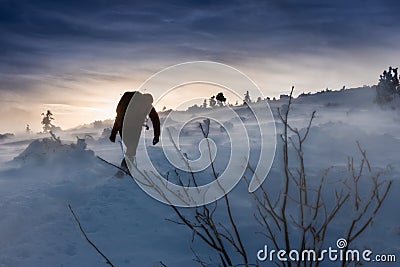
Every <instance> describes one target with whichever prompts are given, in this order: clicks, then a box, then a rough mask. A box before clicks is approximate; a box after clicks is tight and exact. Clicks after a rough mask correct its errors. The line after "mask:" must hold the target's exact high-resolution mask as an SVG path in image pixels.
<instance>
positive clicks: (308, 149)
mask: <svg viewBox="0 0 400 267" xmlns="http://www.w3.org/2000/svg"><path fill="white" fill-rule="evenodd" d="M369 90H372V89H365V91H362V90H361V89H358V91H357V90H355V91H348V90H345V91H342V92H328V93H324V94H319V95H313V96H305V97H301V98H298V99H296V100H295V101H294V105H293V109H292V110H291V112H292V113H291V114H292V116H291V122H292V123H293V124H294V125H296V126H297V127H299V129H301V128H303V127H304V126H305V125H306V124H307V121H308V119H309V116H310V114H311V112H312V111H313V110H316V111H317V113H316V119H315V121H314V123H313V127H312V128H311V133H310V136H309V139H308V140H307V141H306V143H305V147H304V150H305V160H306V168H307V171H308V174H309V176H310V177H311V178H312V179H317V178H318V177H320V175H321V173H322V172H323V170H324V169H326V168H329V167H332V170H331V174H330V176H329V177H330V179H332V180H335V179H337V178H338V177H339V176H341V175H343V173H344V172H345V171H346V168H347V166H346V164H347V157H348V156H353V157H355V158H356V159H360V155H359V153H358V148H357V144H356V141H358V142H359V143H360V145H361V146H362V147H363V149H365V150H366V151H367V156H368V158H369V160H370V162H371V164H372V166H373V168H375V169H377V170H379V169H382V170H383V169H386V168H387V166H389V170H390V171H389V172H388V173H387V177H386V178H388V179H393V180H394V183H393V187H392V189H391V192H390V194H389V196H388V198H387V200H386V202H385V203H384V205H383V207H382V210H381V211H380V212H379V213H378V215H377V217H376V219H375V221H374V223H373V224H372V225H371V227H370V228H369V229H368V230H367V232H366V233H365V234H364V235H362V236H361V237H360V239H359V240H358V241H357V246H358V247H360V248H361V247H362V248H365V247H367V248H370V249H372V250H374V251H375V252H377V253H378V252H379V253H392V254H397V255H398V257H400V223H399V221H400V215H399V213H398V212H396V208H397V205H398V203H399V202H400V195H399V194H398V193H399V189H400V178H399V174H400V159H399V151H400V125H399V112H398V111H396V110H384V109H381V108H379V107H378V106H376V105H375V104H373V94H372V91H369ZM270 105H271V108H272V110H273V113H274V114H276V108H277V107H280V108H284V107H283V105H285V100H284V99H282V100H278V101H271V102H270ZM255 106H256V108H257V104H255ZM234 109H235V110H236V112H237V114H239V116H240V117H242V118H244V119H245V120H244V121H245V125H246V129H248V130H249V133H250V143H251V140H253V139H254V140H256V139H257V134H256V132H255V127H254V125H255V124H254V121H253V120H252V116H251V114H250V113H249V112H248V110H247V108H246V107H235V108H234ZM215 112H216V110H210V109H208V110H204V111H203V112H202V113H201V114H189V117H190V116H194V115H201V116H204V117H207V114H211V113H215ZM217 113H218V114H217V116H218V118H219V119H220V120H221V121H222V122H229V121H230V119H231V118H230V117H229V116H227V115H226V113H225V112H224V109H223V108H221V109H218V112H217ZM224 114H225V115H224ZM164 115H165V114H164ZM164 115H161V117H162V119H164ZM214 115H215V114H214ZM262 123H272V122H262ZM226 125H229V123H227V124H226ZM276 127H277V131H278V133H279V132H280V131H281V129H282V124H281V123H280V122H279V121H278V120H277V121H276ZM227 128H231V129H230V130H232V131H234V129H235V125H229V126H228V127H227ZM88 132H91V133H92V134H91V137H88V136H86V134H87V133H88ZM76 136H79V137H80V138H84V137H85V136H86V138H87V139H86V144H87V147H85V144H84V143H82V141H80V143H78V144H77V143H76ZM36 138H37V137H36V136H33V135H32V136H31V137H30V138H27V137H26V136H24V137H23V138H20V139H18V137H15V138H14V140H8V141H7V143H4V142H3V143H2V144H1V147H0V148H1V150H0V152H1V154H0V155H1V158H0V159H1V168H0V185H1V186H0V212H1V215H2V216H1V217H0V266H16V267H19V266H107V265H106V264H105V262H104V260H103V259H102V258H101V257H100V256H99V255H98V254H97V253H96V252H95V251H94V249H93V248H92V247H91V246H90V245H89V244H88V243H87V242H86V241H85V239H84V237H83V236H82V235H81V233H80V231H79V228H78V227H77V224H76V222H75V221H74V219H73V217H72V215H71V213H70V212H69V209H68V204H70V205H71V206H72V208H73V209H74V211H75V213H76V214H77V216H78V217H79V219H80V221H81V223H82V226H83V228H84V229H85V231H86V232H87V234H88V236H89V238H90V239H91V240H92V241H93V242H94V243H95V244H96V245H97V246H98V247H99V248H100V249H101V250H102V251H103V252H104V253H105V254H106V255H107V256H108V257H109V258H110V260H111V261H112V262H113V263H114V264H115V266H163V265H162V264H166V265H167V266H195V265H196V263H195V262H194V261H193V258H194V255H193V253H192V251H191V246H192V247H193V249H194V250H196V251H197V252H198V254H199V255H200V256H202V257H207V256H208V255H209V256H214V255H215V254H213V252H212V251H211V250H209V249H208V248H207V247H206V246H204V245H203V244H202V243H201V242H195V243H194V244H192V243H191V239H192V233H191V232H190V231H189V230H188V229H187V228H185V227H184V226H181V225H177V224H174V223H171V222H170V221H168V220H166V219H173V220H176V219H177V217H176V215H175V213H174V211H173V210H172V209H171V208H170V207H169V206H168V205H165V204H162V203H160V202H158V201H156V200H154V199H152V198H151V197H149V196H148V195H147V194H146V193H144V192H143V191H142V190H141V189H140V188H139V187H138V185H137V184H136V183H135V182H134V181H132V180H131V179H130V178H129V177H128V176H125V177H124V178H123V179H120V178H116V177H115V176H114V174H115V173H116V172H117V169H116V168H114V167H112V166H111V165H109V164H107V163H104V162H103V161H101V160H100V159H99V158H97V156H100V157H102V158H104V159H106V160H107V161H110V162H111V163H114V164H117V165H118V164H119V162H120V160H121V159H122V154H121V148H120V145H119V144H112V143H110V142H108V140H107V133H105V134H103V136H102V129H87V128H85V129H83V130H82V131H81V132H79V129H74V130H73V131H71V132H64V133H62V134H61V138H60V139H61V142H62V144H60V143H59V142H58V141H56V140H53V139H51V138H45V139H43V137H42V136H41V137H40V138H39V139H37V140H35V139H36ZM146 138H148V139H149V140H147V141H148V142H146V144H150V141H151V131H150V134H146ZM181 138H182V150H183V151H184V152H187V153H188V157H193V158H196V157H197V156H198V153H199V152H198V150H197V147H198V141H199V140H200V139H201V132H200V131H199V128H198V124H196V123H195V121H194V122H193V123H189V124H187V125H186V126H185V128H184V129H183V132H182V136H181ZM210 138H212V139H213V140H215V143H216V144H217V147H218V151H219V153H220V155H219V156H218V155H217V158H216V167H217V169H218V170H217V171H220V170H223V168H224V167H225V166H226V164H227V162H226V161H227V158H228V157H229V152H230V143H229V139H228V138H227V135H226V133H225V132H224V131H223V130H221V125H218V124H214V123H213V122H212V123H211V127H210ZM233 145H234V146H241V145H242V144H240V143H235V144H233ZM252 145H253V147H257V143H254V144H252ZM140 149H143V147H141V148H140ZM148 149H149V151H150V152H149V153H150V154H151V157H152V158H153V160H154V162H155V163H156V164H157V165H158V166H157V168H158V169H159V170H160V172H162V173H166V172H168V171H169V170H173V168H172V166H171V165H169V164H168V162H167V161H166V158H165V157H164V155H163V153H162V149H161V147H160V146H159V145H157V146H154V147H153V146H150V145H149V146H148ZM281 151H282V147H281V143H279V142H278V147H277V152H276V156H275V161H274V163H273V166H272V169H271V171H270V174H269V176H268V179H267V181H266V182H265V183H266V185H267V186H268V189H269V190H271V192H278V191H279V190H280V187H281V184H282V169H281V161H282V160H281V159H282V152H281ZM138 153H143V151H141V150H139V151H138ZM256 153H257V151H256ZM254 160H256V157H255V158H254V156H253V157H252V158H250V161H251V163H254V162H253V161H254ZM206 174H207V171H205V172H204V173H203V176H204V177H206ZM362 185H363V186H365V188H368V186H369V185H368V182H367V181H365V183H364V182H363V183H362ZM326 193H327V195H328V194H329V192H326ZM229 197H230V199H231V205H232V209H233V213H234V216H235V218H236V220H237V221H238V226H239V230H240V231H241V233H243V236H244V243H245V245H246V247H247V249H248V251H249V257H250V260H251V261H252V262H255V261H256V253H257V251H258V250H259V249H261V248H263V246H264V244H266V242H267V240H266V239H265V237H264V236H262V235H260V234H257V233H256V232H257V231H259V230H260V227H259V225H258V224H257V222H256V221H255V220H254V219H253V217H252V215H253V213H254V212H255V207H254V202H253V199H252V197H251V195H250V194H249V193H248V191H247V186H246V184H245V183H244V182H243V181H242V182H240V183H239V184H238V185H237V186H236V188H235V189H234V190H233V191H232V192H230V193H229ZM349 214H351V211H344V212H343V214H341V215H340V216H342V218H343V220H339V221H338V222H336V223H335V224H334V225H333V228H332V230H331V231H330V232H329V234H328V236H327V240H328V241H329V242H334V241H335V240H336V239H337V238H339V237H341V236H340V235H341V234H342V233H341V224H340V222H341V221H345V219H346V216H349ZM221 219H222V220H224V218H221ZM387 265H388V266H396V265H395V264H392V265H391V264H387ZM265 266H266V265H265ZM324 266H325V265H324ZM326 266H338V263H336V264H335V263H331V265H329V264H327V265H326ZM371 266H372V265H371Z"/></svg>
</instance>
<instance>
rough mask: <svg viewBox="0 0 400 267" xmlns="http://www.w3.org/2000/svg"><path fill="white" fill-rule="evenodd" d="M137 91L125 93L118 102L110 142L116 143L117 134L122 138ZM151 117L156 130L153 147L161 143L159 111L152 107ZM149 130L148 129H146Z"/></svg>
mask: <svg viewBox="0 0 400 267" xmlns="http://www.w3.org/2000/svg"><path fill="white" fill-rule="evenodd" d="M135 93H136V91H133V92H125V93H124V95H123V96H122V97H121V99H120V100H119V102H118V105H117V110H116V111H117V116H116V118H115V122H114V126H113V128H112V130H111V135H110V141H111V142H113V143H114V142H115V138H116V136H117V133H119V136H120V137H121V138H122V128H123V122H124V117H125V113H126V110H127V108H128V105H129V102H130V101H131V99H132V97H133V96H134V94H135ZM149 117H150V120H151V123H152V124H153V129H154V138H153V145H155V144H157V143H158V142H159V141H160V118H159V117H158V113H157V111H156V110H155V109H154V107H152V109H151V111H150V113H149ZM146 128H148V127H146Z"/></svg>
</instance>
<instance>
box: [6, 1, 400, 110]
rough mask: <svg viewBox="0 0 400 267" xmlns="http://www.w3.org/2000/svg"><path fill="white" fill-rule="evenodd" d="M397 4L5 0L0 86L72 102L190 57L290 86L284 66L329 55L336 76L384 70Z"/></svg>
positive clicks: (314, 64)
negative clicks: (351, 71)
mask: <svg viewBox="0 0 400 267" xmlns="http://www.w3.org/2000/svg"><path fill="white" fill-rule="evenodd" d="M399 8H400V2H398V1H394V0H393V1H388V0H386V1H373V0H365V1H360V0H357V1H344V0H338V1H320V0H305V1H295V0H279V1H278V0H277V1H271V0H270V1H254V0H253V1H238V0H236V1H228V0H222V1H184V0H178V1H177V0H176V1H163V0H155V1H122V0H121V1H119V0H115V1H95V0H89V1H66V0H61V1H53V0H42V1H39V0H36V1H28V0H20V1H10V0H4V1H1V2H0V94H2V95H4V94H5V92H14V93H15V94H16V95H18V97H15V98H14V99H17V100H18V99H19V100H21V99H22V100H21V101H24V100H23V99H24V98H25V99H28V98H30V97H32V95H33V96H34V98H35V101H36V102H37V103H39V101H41V100H42V99H41V96H45V97H44V98H45V101H46V103H51V102H53V103H56V104H57V103H58V104H60V97H61V96H62V99H63V101H64V102H67V103H65V104H71V102H73V100H74V98H77V97H78V96H79V97H89V96H92V95H95V93H97V94H102V95H106V96H107V97H110V95H111V93H116V92H118V93H120V91H122V90H124V89H131V88H135V86H136V85H138V84H140V81H143V80H144V79H145V78H146V77H147V76H148V75H150V74H152V73H154V72H156V71H158V70H160V69H161V68H162V67H166V66H168V65H171V64H176V63H180V62H183V61H190V60H215V61H220V62H223V63H227V64H232V65H234V66H237V67H239V68H240V67H241V66H243V67H244V68H245V69H246V70H250V72H251V71H254V72H255V73H256V74H255V76H258V77H262V78H261V80H262V81H263V82H264V81H265V83H266V84H268V86H273V85H279V86H282V87H283V85H284V86H285V87H286V80H282V79H288V78H287V71H288V70H293V69H294V68H302V69H301V71H299V72H298V73H301V74H304V73H307V74H309V73H311V74H312V73H315V71H316V70H318V73H321V70H319V68H321V67H322V68H324V67H326V66H327V65H328V66H329V64H330V62H332V63H333V64H331V66H335V68H337V69H335V70H332V69H331V70H330V72H332V71H335V72H336V75H333V76H332V77H335V79H336V78H337V79H340V77H346V82H347V79H349V83H350V84H351V83H356V82H359V81H360V80H362V79H363V78H364V79H365V80H368V81H370V80H371V78H370V77H369V76H367V75H370V73H368V72H366V73H365V76H364V77H361V76H357V77H356V78H354V79H353V80H352V81H351V79H352V78H351V76H350V75H347V73H344V71H348V70H349V69H351V68H352V67H360V66H357V64H363V66H362V67H364V68H368V67H369V65H370V66H371V68H373V71H374V72H375V68H377V69H379V72H380V71H381V68H382V67H387V66H385V64H389V61H387V59H390V58H396V57H397V58H398V56H399V52H396V51H397V50H398V49H397V46H396V45H397V44H398V41H399V40H400V32H399V31H396V30H395V29H396V28H395V27H396V25H397V24H396V23H397V22H398V12H397V10H399ZM377 54H379V55H380V56H379V57H380V58H381V60H378V61H377V60H376V55H377ZM365 56H366V57H367V58H365ZM368 57H370V58H371V59H370V60H368ZM340 60H343V62H340ZM309 62H311V63H309ZM377 62H378V64H377ZM385 62H388V63H385ZM272 63H274V65H271V64H272ZM340 64H345V65H346V66H347V68H340ZM372 65H374V66H372ZM274 66H276V70H275V69H274V68H275V67H274ZM375 66H376V67H375ZM252 68H253V69H252ZM263 72H264V73H265V72H268V75H269V76H268V80H266V79H265V78H263V77H264V76H265V74H264V73H263ZM274 72H276V73H275V74H276V75H275V76H274ZM379 72H378V73H377V74H376V75H378V74H379ZM299 75H300V74H299ZM285 76H286V77H285ZM325 76H326V74H325ZM297 78H298V77H294V79H293V80H296V81H297V80H300V79H297ZM301 78H302V79H308V81H304V80H301V81H302V83H303V84H306V85H308V86H313V87H314V88H319V89H320V88H321V87H326V85H325V83H323V84H322V83H321V81H320V80H321V79H315V78H314V77H301ZM330 81H331V80H330ZM338 83H340V82H338ZM117 86H119V87H120V89H119V90H117V89H116V88H117ZM334 86H336V84H335V85H334ZM110 88H113V90H111V91H110ZM279 90H282V88H280V89H279ZM116 97H118V95H117V96H116ZM3 99H4V97H2V99H1V100H0V103H4V100H3ZM61 104H63V103H61Z"/></svg>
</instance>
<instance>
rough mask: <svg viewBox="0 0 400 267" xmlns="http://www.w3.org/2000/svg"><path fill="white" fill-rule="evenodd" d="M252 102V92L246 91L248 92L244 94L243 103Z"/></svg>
mask: <svg viewBox="0 0 400 267" xmlns="http://www.w3.org/2000/svg"><path fill="white" fill-rule="evenodd" d="M250 103H251V98H250V93H249V91H246V93H245V94H244V100H243V104H250Z"/></svg>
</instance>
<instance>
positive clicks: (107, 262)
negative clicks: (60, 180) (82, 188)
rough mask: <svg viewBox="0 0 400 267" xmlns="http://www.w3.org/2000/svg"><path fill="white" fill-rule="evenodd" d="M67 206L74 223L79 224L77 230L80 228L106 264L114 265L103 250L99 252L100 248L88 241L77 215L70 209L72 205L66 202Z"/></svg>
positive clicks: (112, 266)
mask: <svg viewBox="0 0 400 267" xmlns="http://www.w3.org/2000/svg"><path fill="white" fill-rule="evenodd" d="M68 208H69V210H70V211H71V214H72V216H74V219H75V221H76V223H77V224H78V226H79V230H81V233H82V234H83V236H84V237H85V238H86V241H87V242H88V243H89V244H90V245H91V246H92V247H94V249H95V250H96V251H97V253H99V254H100V256H102V257H103V258H104V259H105V260H106V264H108V265H110V266H111V267H114V265H113V264H112V263H111V261H110V260H109V259H108V258H107V256H106V255H104V254H103V252H101V251H100V249H98V248H97V246H96V245H95V244H94V243H93V242H92V241H90V239H89V237H88V236H87V235H86V233H85V231H84V230H83V228H82V225H81V223H80V221H79V219H78V217H77V216H76V215H75V212H74V210H73V209H72V207H71V205H70V204H68Z"/></svg>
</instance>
